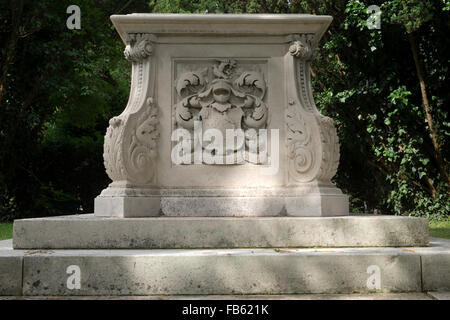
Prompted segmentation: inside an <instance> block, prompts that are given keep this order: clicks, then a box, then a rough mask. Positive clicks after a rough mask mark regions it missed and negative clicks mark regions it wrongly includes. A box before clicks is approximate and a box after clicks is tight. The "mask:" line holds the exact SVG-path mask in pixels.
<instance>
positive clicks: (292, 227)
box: [14, 214, 429, 249]
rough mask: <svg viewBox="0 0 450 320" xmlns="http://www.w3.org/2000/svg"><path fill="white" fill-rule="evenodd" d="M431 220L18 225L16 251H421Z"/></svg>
mask: <svg viewBox="0 0 450 320" xmlns="http://www.w3.org/2000/svg"><path fill="white" fill-rule="evenodd" d="M428 236H429V232H428V221H427V219H422V218H413V217H399V216H374V215H367V216H363V215H355V216H343V217H251V218H249V217H241V218H237V217H214V218H212V217H145V218H111V217H108V218H106V217H96V216H94V215H92V214H84V215H78V216H63V217H50V218H35V219H23V220H16V221H15V222H14V248H16V249H122V248H123V249H153V248H161V249H177V248H178V249H186V248H274V247H414V246H416V247H421V246H427V245H428Z"/></svg>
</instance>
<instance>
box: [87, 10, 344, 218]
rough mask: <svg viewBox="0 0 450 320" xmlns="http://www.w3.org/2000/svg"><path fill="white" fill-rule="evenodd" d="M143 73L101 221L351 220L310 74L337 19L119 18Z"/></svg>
mask: <svg viewBox="0 0 450 320" xmlns="http://www.w3.org/2000/svg"><path fill="white" fill-rule="evenodd" d="M111 20H112V21H113V23H114V26H115V27H116V29H117V31H118V32H119V34H120V36H121V38H122V40H123V41H124V43H125V46H126V47H125V57H126V58H127V59H128V60H130V61H131V62H132V82H131V92H130V99H129V102H128V105H127V106H126V107H125V110H124V111H123V112H122V114H120V115H119V116H117V117H114V118H112V119H111V120H110V126H109V128H108V130H107V133H106V136H105V146H104V159H105V167H106V171H107V173H108V175H109V177H110V178H111V180H113V182H112V183H111V184H110V185H109V187H108V188H107V189H105V190H103V192H102V193H101V194H100V195H99V196H98V197H97V198H96V199H95V215H96V216H114V217H142V216H158V215H164V216H209V217H212V216H286V215H287V216H342V215H348V212H349V209H348V198H347V196H346V195H344V194H342V192H341V191H340V190H339V189H338V188H336V187H335V186H334V185H333V184H332V183H331V182H330V179H331V178H332V177H333V176H334V174H335V173H336V170H337V166H338V162H339V144H338V137H337V134H336V130H335V128H334V125H333V121H332V119H330V118H328V117H325V116H323V115H321V114H320V113H319V112H318V111H317V108H316V106H315V104H314V100H313V96H312V92H311V80H310V70H309V64H310V62H311V60H312V59H313V58H314V54H315V48H316V46H317V45H318V42H319V40H320V38H321V36H322V34H323V33H324V32H325V31H326V29H327V27H328V25H329V24H330V22H331V20H332V18H331V17H329V16H313V15H165V14H162V15H154V14H131V15H125V16H112V17H111Z"/></svg>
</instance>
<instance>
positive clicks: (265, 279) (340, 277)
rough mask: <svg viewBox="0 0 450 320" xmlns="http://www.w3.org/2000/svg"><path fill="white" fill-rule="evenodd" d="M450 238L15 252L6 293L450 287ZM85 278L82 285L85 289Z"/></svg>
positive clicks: (4, 275)
mask: <svg viewBox="0 0 450 320" xmlns="http://www.w3.org/2000/svg"><path fill="white" fill-rule="evenodd" d="M449 271H450V241H445V240H436V239H432V241H431V245H430V247H428V248H332V249H331V248H330V249H327V248H323V249H319V248H309V249H305V248H304V249H301V248H298V249H294V248H292V249H195V250H192V249H170V250H167V249H165V250H160V249H154V250H92V249H91V250H12V248H11V247H3V248H0V295H30V296H36V295H49V296H66V295H68V296H74V295H76V296H78V295H79V296H88V295H107V296H127V295H128V296H129V295H241V294H247V295H253V294H260V295H261V294H263V295H280V294H281V295H287V294H310V293H314V294H315V293H317V294H319V293H320V294H338V293H346V294H348V293H372V292H423V291H449V290H450V272H449ZM77 279H79V284H80V286H79V287H78V286H77V283H78V282H77Z"/></svg>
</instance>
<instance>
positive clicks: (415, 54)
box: [407, 33, 450, 185]
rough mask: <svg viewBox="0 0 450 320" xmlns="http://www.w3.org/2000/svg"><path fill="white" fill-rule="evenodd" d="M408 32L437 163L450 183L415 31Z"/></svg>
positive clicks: (446, 180)
mask: <svg viewBox="0 0 450 320" xmlns="http://www.w3.org/2000/svg"><path fill="white" fill-rule="evenodd" d="M407 34H408V40H409V45H410V47H411V51H412V55H413V58H414V63H415V65H416V72H417V78H418V79H419V84H420V92H421V94H422V104H423V108H424V111H425V116H426V119H427V122H428V128H429V129H430V133H431V140H432V142H433V149H434V154H433V155H434V158H435V159H436V163H437V165H438V168H439V171H440V172H441V174H442V178H443V179H444V181H445V182H446V183H447V184H449V185H450V179H449V176H448V173H447V171H446V170H445V166H444V159H443V158H442V154H441V151H440V147H439V143H438V132H437V130H436V128H435V127H434V124H433V117H432V116H431V113H430V103H429V101H428V96H427V87H426V84H425V80H424V78H423V71H422V65H421V63H420V60H419V55H418V51H417V45H416V41H415V38H414V34H413V33H407Z"/></svg>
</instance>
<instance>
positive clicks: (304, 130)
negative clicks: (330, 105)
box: [285, 34, 339, 185]
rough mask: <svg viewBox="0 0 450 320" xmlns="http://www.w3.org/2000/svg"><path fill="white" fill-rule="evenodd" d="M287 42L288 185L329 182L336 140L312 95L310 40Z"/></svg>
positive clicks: (309, 37)
mask: <svg viewBox="0 0 450 320" xmlns="http://www.w3.org/2000/svg"><path fill="white" fill-rule="evenodd" d="M290 40H291V42H290V45H289V49H288V53H287V54H286V56H285V58H286V68H287V69H286V74H287V82H288V84H287V87H288V95H289V97H290V98H289V101H288V106H287V108H286V130H287V134H286V143H287V150H288V162H289V166H288V168H289V183H290V184H291V185H295V184H298V183H304V182H311V181H315V180H318V181H325V182H329V181H330V179H331V178H332V177H333V176H334V175H335V174H336V171H337V167H338V164H339V140H338V136H337V133H336V129H335V127H334V123H333V120H332V119H331V118H329V117H326V116H324V115H322V114H320V112H319V111H318V109H317V107H316V105H315V103H314V99H313V95H312V88H311V77H310V62H311V60H312V59H314V56H315V42H314V37H313V36H312V35H309V34H302V35H292V36H291V38H290Z"/></svg>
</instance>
